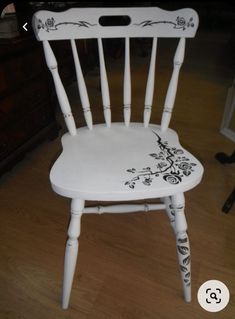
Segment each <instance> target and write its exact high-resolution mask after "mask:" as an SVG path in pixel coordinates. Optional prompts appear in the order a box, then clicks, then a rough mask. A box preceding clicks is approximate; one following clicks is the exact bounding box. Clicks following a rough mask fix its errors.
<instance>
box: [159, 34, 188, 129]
mask: <svg viewBox="0 0 235 319" xmlns="http://www.w3.org/2000/svg"><path fill="white" fill-rule="evenodd" d="M184 51H185V38H181V39H180V40H179V44H178V46H177V49H176V52H175V56H174V69H173V72H172V76H171V80H170V83H169V86H168V90H167V94H166V99H165V103H164V108H163V114H162V121H161V130H162V131H166V130H167V128H168V126H169V123H170V120H171V114H172V111H173V107H174V103H175V97H176V92H177V86H178V78H179V72H180V68H181V65H182V63H183V61H184Z"/></svg>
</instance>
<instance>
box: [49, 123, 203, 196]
mask: <svg viewBox="0 0 235 319" xmlns="http://www.w3.org/2000/svg"><path fill="white" fill-rule="evenodd" d="M155 133H156V134H158V136H159V138H161V141H159V138H158V137H157V135H156V134H155ZM163 143H168V146H166V145H165V146H164V144H163ZM62 146H63V152H62V154H61V156H60V157H59V158H58V159H57V161H56V162H55V164H54V166H53V168H52V170H51V172H50V180H51V183H52V187H53V189H54V191H55V192H57V193H59V194H61V195H63V196H67V197H70V198H80V199H84V200H134V199H143V198H158V197H165V196H170V195H172V194H176V193H178V192H185V191H186V190H189V189H191V188H193V187H194V186H196V185H197V184H198V183H199V182H200V180H201V178H202V174H203V167H202V165H201V164H200V162H199V161H198V160H197V159H196V158H195V157H194V156H193V155H191V154H190V153H189V152H188V151H186V150H184V149H183V147H182V146H181V145H180V143H179V140H178V136H177V133H176V132H175V131H173V130H171V129H168V130H167V131H166V132H164V133H162V132H161V130H160V126H158V125H153V124H149V126H148V128H144V126H143V124H142V123H130V126H129V127H126V126H125V124H124V123H113V124H112V129H109V128H107V127H106V125H104V124H97V125H94V126H93V130H92V131H89V130H87V128H85V127H84V128H79V129H78V130H77V136H76V137H74V138H71V136H70V135H69V134H68V133H67V134H65V135H64V136H63V138H62ZM172 149H174V150H172ZM160 152H162V153H161V154H163V155H161V154H160ZM174 152H176V154H175V153H174ZM177 152H178V153H179V154H178V155H177ZM171 153H172V155H170V154H171ZM150 154H152V156H151V155H150ZM154 154H156V155H154ZM154 156H156V157H154ZM169 156H170V162H169ZM157 157H159V159H157ZM179 157H180V159H182V158H184V157H185V159H186V160H185V161H182V160H180V159H179ZM176 161H177V162H176ZM176 164H177V165H176ZM194 164H196V165H194ZM164 165H165V166H164ZM178 165H180V166H178ZM161 166H162V167H161ZM148 167H149V168H150V170H151V172H152V173H151V172H150V171H148V169H146V168H148ZM158 167H159V168H158ZM132 168H133V169H134V170H135V171H134V170H133V173H132V172H131V171H128V170H131V169H132ZM155 171H158V173H157V174H158V176H155V175H154V172H155ZM172 171H173V173H174V174H171V172H172ZM184 171H185V173H183V172H184ZM177 172H179V173H177ZM185 174H186V175H185ZM180 176H181V177H180ZM148 178H149V179H148ZM151 179H152V180H151ZM150 181H151V183H150V184H149V182H150ZM128 182H130V184H125V183H128ZM171 182H172V183H171ZM132 186H133V188H132Z"/></svg>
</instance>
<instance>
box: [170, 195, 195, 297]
mask: <svg viewBox="0 0 235 319" xmlns="http://www.w3.org/2000/svg"><path fill="white" fill-rule="evenodd" d="M171 199H172V208H173V210H174V213H175V234H176V247H177V253H178V260H179V265H180V272H181V279H182V285H183V290H184V299H185V301H186V302H190V301H191V262H190V246H189V238H188V234H187V222H186V218H185V215H184V206H185V201H184V194H183V193H180V194H177V195H173V196H172V197H171Z"/></svg>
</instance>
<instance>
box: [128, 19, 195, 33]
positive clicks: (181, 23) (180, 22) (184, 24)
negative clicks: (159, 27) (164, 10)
mask: <svg viewBox="0 0 235 319" xmlns="http://www.w3.org/2000/svg"><path fill="white" fill-rule="evenodd" d="M156 24H171V25H172V26H173V28H174V29H182V30H183V31H184V30H186V29H187V28H189V27H191V28H193V27H194V23H193V17H191V18H190V19H189V20H188V21H186V19H185V18H184V17H177V18H176V21H165V20H162V21H153V20H145V21H142V22H140V23H134V25H138V26H142V27H149V26H150V27H151V26H153V25H156Z"/></svg>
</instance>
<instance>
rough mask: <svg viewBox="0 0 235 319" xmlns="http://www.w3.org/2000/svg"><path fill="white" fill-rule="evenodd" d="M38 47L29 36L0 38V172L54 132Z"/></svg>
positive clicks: (46, 85)
mask: <svg viewBox="0 0 235 319" xmlns="http://www.w3.org/2000/svg"><path fill="white" fill-rule="evenodd" d="M44 64H45V63H44V60H43V57H42V49H41V47H40V46H39V45H38V43H37V42H36V41H35V39H34V38H33V37H32V36H19V37H15V38H12V39H0V174H2V173H4V172H5V171H7V170H8V169H10V168H11V167H12V166H13V165H14V164H15V163H17V161H18V160H19V159H22V157H23V156H24V154H25V153H26V152H27V151H28V150H29V149H31V148H32V147H35V146H36V145H38V143H39V141H41V140H42V139H45V138H48V137H51V138H53V137H55V136H56V135H57V132H58V125H57V124H56V120H55V116H54V109H53V106H52V101H51V90H50V86H49V81H48V74H47V70H46V69H45V67H44Z"/></svg>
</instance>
